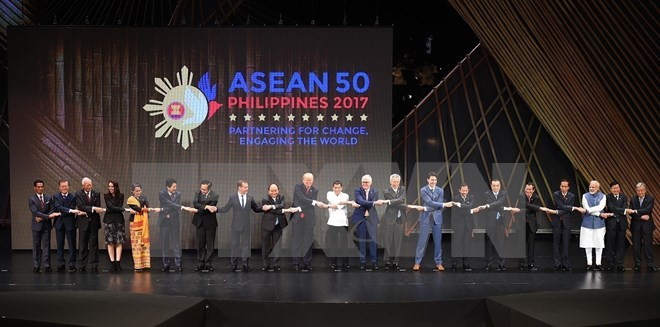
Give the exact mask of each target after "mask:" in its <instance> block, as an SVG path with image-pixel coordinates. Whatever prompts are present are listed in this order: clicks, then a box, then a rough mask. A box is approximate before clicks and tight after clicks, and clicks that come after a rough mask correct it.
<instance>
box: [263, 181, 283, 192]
mask: <svg viewBox="0 0 660 327" xmlns="http://www.w3.org/2000/svg"><path fill="white" fill-rule="evenodd" d="M273 185H275V187H277V189H278V190H279V189H280V186H279V185H277V183H270V184H268V189H267V190H266V191H270V187H271V186H273Z"/></svg>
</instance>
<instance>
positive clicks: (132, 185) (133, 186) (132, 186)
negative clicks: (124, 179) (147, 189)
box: [131, 183, 142, 191]
mask: <svg viewBox="0 0 660 327" xmlns="http://www.w3.org/2000/svg"><path fill="white" fill-rule="evenodd" d="M137 187H139V188H142V184H140V183H133V184H131V191H135V188H137Z"/></svg>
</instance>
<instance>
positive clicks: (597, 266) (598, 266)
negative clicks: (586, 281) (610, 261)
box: [594, 265, 603, 271]
mask: <svg viewBox="0 0 660 327" xmlns="http://www.w3.org/2000/svg"><path fill="white" fill-rule="evenodd" d="M601 270H603V266H601V265H596V266H595V267H594V271H601Z"/></svg>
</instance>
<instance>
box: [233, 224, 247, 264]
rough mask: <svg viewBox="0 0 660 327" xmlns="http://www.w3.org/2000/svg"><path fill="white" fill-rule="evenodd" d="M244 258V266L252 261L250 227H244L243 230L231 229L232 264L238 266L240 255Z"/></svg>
mask: <svg viewBox="0 0 660 327" xmlns="http://www.w3.org/2000/svg"><path fill="white" fill-rule="evenodd" d="M239 255H240V257H241V258H242V263H243V266H247V265H248V263H249V261H250V229H249V228H247V227H244V228H243V230H242V231H231V265H232V266H236V265H237V262H238V258H239V257H238V256H239Z"/></svg>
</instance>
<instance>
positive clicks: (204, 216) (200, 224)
mask: <svg viewBox="0 0 660 327" xmlns="http://www.w3.org/2000/svg"><path fill="white" fill-rule="evenodd" d="M212 185H213V184H212V183H211V181H209V180H206V179H205V180H203V181H202V182H201V183H200V185H199V192H197V193H195V199H194V200H193V207H195V209H197V212H196V213H195V215H194V216H193V220H192V224H193V225H195V227H196V228H197V229H196V233H195V234H196V235H197V267H195V271H201V272H209V271H213V265H212V264H211V263H212V261H213V247H214V246H215V232H216V230H217V229H218V219H217V218H216V213H217V212H218V207H217V205H218V198H219V195H218V193H216V192H215V191H212V190H211V186H212Z"/></svg>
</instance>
